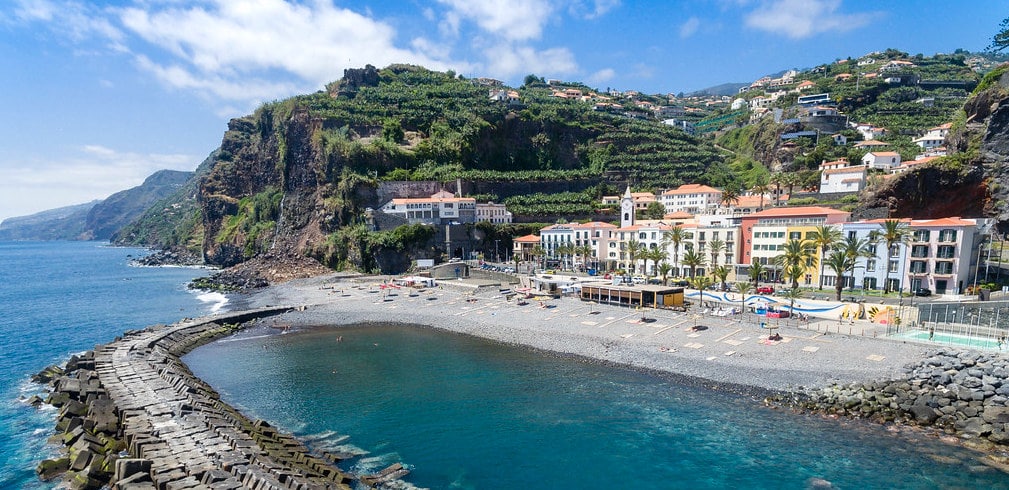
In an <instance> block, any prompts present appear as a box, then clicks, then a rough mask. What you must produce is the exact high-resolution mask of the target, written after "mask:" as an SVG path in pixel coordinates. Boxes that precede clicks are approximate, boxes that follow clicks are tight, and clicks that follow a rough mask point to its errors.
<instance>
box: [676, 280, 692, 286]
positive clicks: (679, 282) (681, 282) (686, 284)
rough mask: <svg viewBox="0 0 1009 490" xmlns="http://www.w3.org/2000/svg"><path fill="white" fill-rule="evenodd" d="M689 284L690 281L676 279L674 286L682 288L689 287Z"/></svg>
mask: <svg viewBox="0 0 1009 490" xmlns="http://www.w3.org/2000/svg"><path fill="white" fill-rule="evenodd" d="M689 285H690V281H683V280H680V281H676V282H674V283H673V286H679V287H681V288H682V287H687V286H689Z"/></svg>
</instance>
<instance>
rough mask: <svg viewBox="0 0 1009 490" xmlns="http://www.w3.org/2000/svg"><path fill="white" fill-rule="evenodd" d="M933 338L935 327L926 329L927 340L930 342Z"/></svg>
mask: <svg viewBox="0 0 1009 490" xmlns="http://www.w3.org/2000/svg"><path fill="white" fill-rule="evenodd" d="M933 337H935V325H932V326H930V327H928V340H932V338H933Z"/></svg>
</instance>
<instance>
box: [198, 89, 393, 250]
mask: <svg viewBox="0 0 1009 490" xmlns="http://www.w3.org/2000/svg"><path fill="white" fill-rule="evenodd" d="M320 128H321V121H319V120H316V119H312V118H311V117H310V116H309V113H308V112H307V111H305V110H302V109H298V108H295V109H294V110H293V111H292V112H291V113H289V114H285V113H283V111H282V110H277V109H276V108H263V109H261V110H260V111H258V112H257V113H256V114H255V115H253V116H248V117H244V118H239V119H233V120H231V122H229V124H228V131H227V132H226V133H225V135H224V139H223V141H222V143H221V150H220V156H219V159H218V161H217V162H216V164H215V165H214V167H213V169H212V170H211V171H210V173H209V174H208V175H207V177H206V178H205V179H204V180H203V182H202V183H201V185H200V191H199V194H198V200H199V203H200V209H201V212H202V219H203V228H204V239H203V254H204V259H205V261H206V262H207V263H208V264H212V265H218V266H222V267H228V266H232V265H235V264H238V263H240V262H243V261H245V260H246V259H248V258H250V257H252V256H254V255H256V254H261V253H267V252H270V253H273V254H279V255H303V254H306V253H311V252H312V251H313V250H314V249H315V248H316V247H318V246H319V245H320V244H321V243H322V242H323V241H324V239H325V235H326V234H327V233H329V232H331V231H333V230H334V229H336V228H338V227H340V226H341V225H343V224H345V223H349V222H350V221H351V219H352V217H353V216H356V215H358V214H359V213H360V212H361V211H362V210H363V206H369V205H370V206H374V205H375V204H374V196H375V193H374V187H373V186H371V185H370V183H367V182H353V181H349V182H348V181H341V180H339V176H340V175H341V172H340V170H341V167H342V164H343V162H339V161H336V162H330V161H326V160H325V159H324V158H323V157H322V154H321V153H320V151H319V147H318V145H317V141H318V138H317V135H316V133H317V131H319V130H320ZM334 176H335V179H334V178H333V177H334Z"/></svg>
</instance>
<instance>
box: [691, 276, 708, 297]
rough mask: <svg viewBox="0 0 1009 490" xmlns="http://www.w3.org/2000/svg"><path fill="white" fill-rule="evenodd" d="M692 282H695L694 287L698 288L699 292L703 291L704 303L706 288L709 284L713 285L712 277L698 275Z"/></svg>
mask: <svg viewBox="0 0 1009 490" xmlns="http://www.w3.org/2000/svg"><path fill="white" fill-rule="evenodd" d="M692 282H693V286H694V288H695V289H697V292H699V293H701V299H700V302H701V303H702V304H703V303H704V290H705V289H708V286H710V285H711V282H712V281H711V278H710V277H708V276H697V277H695V278H694V279H693V281H692Z"/></svg>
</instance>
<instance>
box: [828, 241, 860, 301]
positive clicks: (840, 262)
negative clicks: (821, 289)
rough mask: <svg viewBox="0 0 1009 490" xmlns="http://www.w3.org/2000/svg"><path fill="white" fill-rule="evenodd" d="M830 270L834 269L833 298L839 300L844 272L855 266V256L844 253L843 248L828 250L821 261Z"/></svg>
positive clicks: (842, 287)
mask: <svg viewBox="0 0 1009 490" xmlns="http://www.w3.org/2000/svg"><path fill="white" fill-rule="evenodd" d="M823 262H824V263H825V264H826V266H827V267H830V270H832V271H834V275H835V276H836V277H837V280H836V281H834V292H835V293H836V294H835V298H834V299H835V300H837V301H841V291H842V290H843V289H844V273H845V272H848V271H850V270H853V269H854V268H855V258H854V257H851V256H849V255H848V254H846V253H844V251H843V250H834V251H832V252H830V255H828V256H827V258H826V259H824V261H823Z"/></svg>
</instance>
